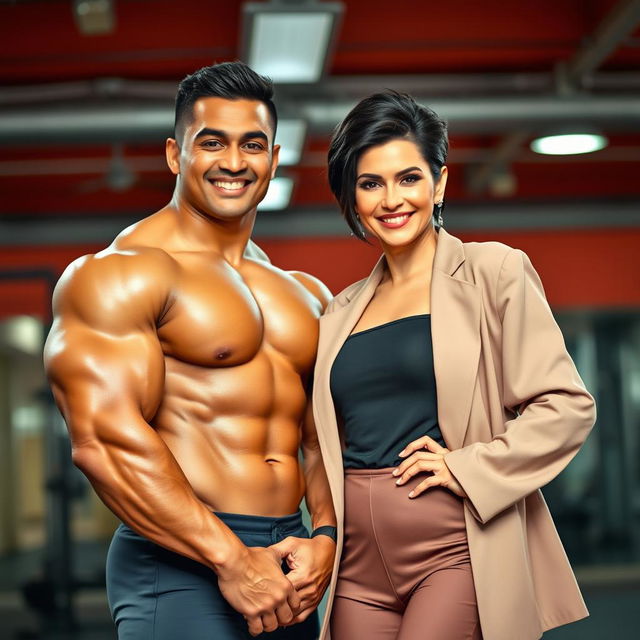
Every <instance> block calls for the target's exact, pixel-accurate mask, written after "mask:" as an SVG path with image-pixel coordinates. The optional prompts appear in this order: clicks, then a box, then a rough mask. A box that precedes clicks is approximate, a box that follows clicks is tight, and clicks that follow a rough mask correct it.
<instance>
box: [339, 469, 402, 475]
mask: <svg viewBox="0 0 640 640" xmlns="http://www.w3.org/2000/svg"><path fill="white" fill-rule="evenodd" d="M395 468H396V467H384V468H383V469H350V468H347V469H345V470H344V475H345V476H389V477H391V472H392V471H393V470H394V469H395Z"/></svg>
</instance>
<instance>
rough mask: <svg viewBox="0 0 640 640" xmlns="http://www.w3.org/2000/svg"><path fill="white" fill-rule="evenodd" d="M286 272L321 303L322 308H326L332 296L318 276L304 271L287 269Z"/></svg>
mask: <svg viewBox="0 0 640 640" xmlns="http://www.w3.org/2000/svg"><path fill="white" fill-rule="evenodd" d="M287 273H288V274H289V275H290V276H291V277H293V278H294V279H295V280H297V281H298V282H299V283H300V284H301V285H302V286H303V287H304V288H305V289H306V290H307V291H308V292H309V293H310V294H311V295H313V296H314V297H315V298H316V299H317V300H318V301H319V302H320V303H321V304H322V308H323V309H325V308H326V306H327V304H329V301H330V300H331V298H332V297H333V296H332V294H331V291H330V290H329V287H327V285H326V284H325V283H324V282H322V280H320V278H316V277H315V276H312V275H311V274H310V273H305V272H304V271H288V272H287Z"/></svg>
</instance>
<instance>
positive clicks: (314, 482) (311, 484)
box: [303, 447, 336, 529]
mask: <svg viewBox="0 0 640 640" xmlns="http://www.w3.org/2000/svg"><path fill="white" fill-rule="evenodd" d="M303 455H304V476H305V482H306V487H307V488H306V493H305V500H306V503H307V509H308V510H309V515H310V516H311V523H312V525H313V528H314V529H317V528H318V527H323V526H332V527H335V526H336V515H335V511H334V509H333V500H332V498H331V490H330V488H329V481H328V480H327V474H326V472H325V469H324V464H323V462H322V455H321V453H320V448H319V447H315V448H313V449H304V450H303Z"/></svg>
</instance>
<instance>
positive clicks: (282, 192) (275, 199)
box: [258, 176, 293, 211]
mask: <svg viewBox="0 0 640 640" xmlns="http://www.w3.org/2000/svg"><path fill="white" fill-rule="evenodd" d="M292 191H293V178H287V177H284V176H279V177H277V178H274V179H273V180H272V181H271V182H270V183H269V189H268V190H267V195H266V196H265V197H264V200H263V201H262V202H261V203H260V204H259V205H258V211H279V210H281V209H286V208H287V207H288V206H289V201H290V200H291V193H292Z"/></svg>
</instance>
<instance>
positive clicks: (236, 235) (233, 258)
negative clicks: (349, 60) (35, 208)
mask: <svg viewBox="0 0 640 640" xmlns="http://www.w3.org/2000/svg"><path fill="white" fill-rule="evenodd" d="M271 97H272V86H271V84H270V82H269V81H268V80H266V79H265V78H263V77H261V76H259V75H257V74H256V73H254V72H253V71H252V70H251V69H250V68H249V67H247V66H246V65H244V64H242V63H224V64H220V65H216V66H213V67H206V68H204V69H201V70H200V71H197V72H196V73H194V74H193V75H191V76H188V77H187V78H185V80H183V82H182V83H181V85H180V88H179V90H178V95H177V99H176V128H175V139H173V138H170V139H169V140H167V145H166V155H167V162H168V165H169V168H170V169H171V171H172V172H173V173H174V174H175V175H176V188H175V192H174V195H173V198H172V200H171V202H170V203H169V204H168V205H167V206H166V207H164V208H163V209H161V210H160V211H158V212H157V213H155V214H153V215H151V216H149V217H148V218H145V219H144V220H142V221H141V222H139V223H137V224H135V225H133V226H132V227H129V228H128V229H126V230H124V231H123V232H122V233H121V234H120V235H119V236H118V237H117V238H116V239H115V241H114V242H113V244H112V245H111V246H109V247H108V248H107V249H105V250H104V251H101V252H99V253H97V254H95V255H91V256H85V257H83V258H80V259H79V260H77V261H76V262H74V263H73V264H72V265H71V266H70V267H69V268H68V269H67V270H66V271H65V273H64V275H63V276H62V278H61V280H60V282H59V284H58V286H57V289H56V292H55V295H54V312H55V320H54V324H53V327H52V330H51V333H50V335H49V338H48V340H47V345H46V349H45V362H46V367H47V371H48V375H49V377H50V380H51V384H52V387H53V391H54V394H55V398H56V401H57V403H58V406H59V407H60V409H61V411H62V413H63V414H64V417H65V419H66V422H67V425H68V427H69V431H70V434H71V438H72V444H73V459H74V462H75V464H76V465H77V466H78V467H79V468H80V469H81V470H82V471H83V472H84V473H85V474H86V475H87V477H88V478H89V480H90V481H91V483H92V485H93V487H94V488H95V490H96V491H97V493H98V495H99V496H100V497H101V499H102V500H103V501H104V502H105V504H106V505H107V506H108V507H109V508H110V509H111V510H112V511H113V512H114V513H115V514H116V515H117V516H118V517H119V518H120V519H121V520H122V522H123V524H122V525H121V526H120V527H119V528H118V530H117V531H116V533H115V536H114V539H113V541H112V544H111V548H110V551H109V556H108V559H107V590H108V596H109V603H110V607H111V610H112V613H113V616H114V619H115V622H116V624H117V626H118V637H119V638H120V639H121V640H176V639H178V640H206V639H208V638H211V639H216V640H217V639H220V640H227V639H229V640H235V639H236V638H245V637H249V635H248V634H249V633H251V635H257V634H259V633H262V632H263V631H266V632H272V631H274V630H276V629H278V630H277V631H275V632H274V633H272V634H270V635H269V638H282V639H284V638H286V639H290V640H292V639H294V638H295V639H298V638H300V639H302V638H304V639H305V640H307V639H309V640H311V639H312V638H315V637H316V635H317V616H316V614H312V612H313V611H314V610H315V608H316V606H317V604H318V602H319V600H320V598H321V597H322V593H323V592H324V589H325V587H326V585H327V583H328V579H329V574H330V571H331V566H332V562H333V555H334V552H335V544H334V541H333V540H332V537H331V534H332V531H331V527H332V526H333V525H335V519H334V512H333V507H332V504H331V498H330V493H329V488H328V484H327V480H326V477H325V473H324V468H323V465H322V460H321V457H320V451H319V446H318V443H317V440H316V433H315V427H314V425H313V423H312V418H311V411H310V410H308V408H307V397H306V388H307V384H308V382H309V377H310V373H311V371H312V366H313V363H314V358H315V354H316V340H317V333H318V317H319V316H320V314H321V313H322V310H323V307H324V305H325V303H326V302H327V299H328V291H327V289H326V288H325V287H324V285H322V283H320V282H319V281H318V280H316V279H314V278H312V277H311V276H308V275H305V274H302V273H299V272H284V271H282V270H280V269H277V268H276V267H274V266H272V265H271V264H270V263H269V262H268V261H267V260H265V259H263V258H264V257H265V256H264V254H261V252H260V250H259V249H258V248H257V247H256V246H255V245H253V244H252V243H251V241H250V240H249V237H250V234H251V231H252V228H253V224H254V221H255V216H256V206H257V204H258V203H259V202H260V201H261V200H262V198H263V197H264V195H265V193H266V191H267V187H268V185H269V181H270V179H271V178H272V177H273V175H274V172H275V170H276V166H277V162H278V150H279V149H278V146H277V145H275V146H274V144H273V140H274V135H275V129H276V113H275V107H274V105H273V102H272V100H271ZM300 445H301V446H302V451H303V456H304V465H303V468H301V467H300V465H299V462H298V448H299V446H300ZM303 495H304V496H305V497H306V503H307V506H308V508H309V512H310V514H311V518H312V522H313V526H314V528H315V530H316V531H315V532H316V533H318V535H315V536H313V537H311V538H309V536H308V534H307V532H306V530H305V529H304V527H303V526H302V522H301V519H300V512H299V510H298V508H299V504H300V501H301V498H302V497H303ZM320 527H323V528H322V529H320V530H319V528H320ZM323 534H327V535H323ZM288 569H291V571H290V572H288V573H287V574H286V575H285V573H286V572H287V570H288ZM279 627H280V628H279Z"/></svg>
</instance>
